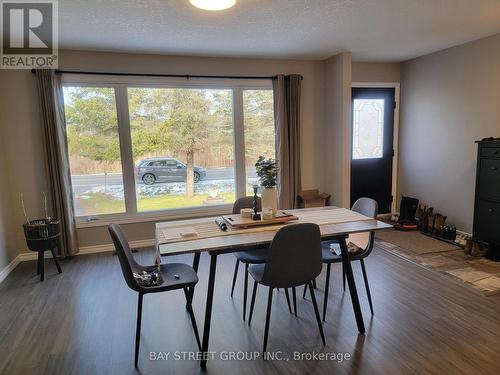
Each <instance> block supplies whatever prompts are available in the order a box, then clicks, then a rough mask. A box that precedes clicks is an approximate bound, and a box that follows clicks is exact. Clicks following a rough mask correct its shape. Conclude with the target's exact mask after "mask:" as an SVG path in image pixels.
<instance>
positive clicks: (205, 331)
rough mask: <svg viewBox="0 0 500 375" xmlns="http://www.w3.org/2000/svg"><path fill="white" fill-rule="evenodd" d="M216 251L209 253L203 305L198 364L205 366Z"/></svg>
mask: <svg viewBox="0 0 500 375" xmlns="http://www.w3.org/2000/svg"><path fill="white" fill-rule="evenodd" d="M216 268H217V253H210V272H209V274H208V288H207V304H206V307H205V325H204V326H203V342H202V344H201V353H202V360H201V362H200V366H201V367H203V368H205V367H207V355H208V354H207V353H208V340H209V339H210V321H211V319H212V303H213V300H214V287H215V270H216Z"/></svg>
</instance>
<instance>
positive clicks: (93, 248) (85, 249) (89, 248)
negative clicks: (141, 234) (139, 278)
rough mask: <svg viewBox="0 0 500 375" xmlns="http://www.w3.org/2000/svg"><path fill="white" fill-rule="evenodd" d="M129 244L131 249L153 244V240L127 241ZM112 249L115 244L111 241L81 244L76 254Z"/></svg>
mask: <svg viewBox="0 0 500 375" xmlns="http://www.w3.org/2000/svg"><path fill="white" fill-rule="evenodd" d="M129 245H130V247H131V248H132V249H137V248H141V247H148V246H154V245H155V240H154V239H148V240H138V241H129ZM114 250H115V246H114V245H113V244H112V243H109V244H104V245H94V246H83V247H81V248H80V251H79V252H78V254H77V255H85V254H95V253H105V252H107V251H114Z"/></svg>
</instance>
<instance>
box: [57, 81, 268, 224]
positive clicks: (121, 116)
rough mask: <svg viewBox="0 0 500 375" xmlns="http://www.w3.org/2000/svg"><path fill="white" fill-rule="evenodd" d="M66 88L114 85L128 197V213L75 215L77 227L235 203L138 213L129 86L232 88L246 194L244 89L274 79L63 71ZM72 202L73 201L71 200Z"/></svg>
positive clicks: (237, 156)
mask: <svg viewBox="0 0 500 375" xmlns="http://www.w3.org/2000/svg"><path fill="white" fill-rule="evenodd" d="M61 79H62V86H63V87H67V86H69V87H112V88H114V91H115V103H116V111H117V120H118V135H119V142H120V155H121V167H122V176H123V188H124V197H125V212H123V213H112V214H101V215H87V216H75V221H76V225H77V227H78V228H85V227H95V226H105V225H108V224H110V223H120V224H127V223H139V222H147V221H158V220H175V219H181V218H190V217H203V216H212V215H221V214H227V213H230V212H231V210H232V204H221V205H215V206H207V207H204V206H193V207H184V208H171V209H160V210H155V211H143V212H139V211H138V209H137V196H136V181H135V171H134V160H133V151H132V139H131V132H130V115H129V110H128V92H127V90H128V88H165V89H172V88H186V89H189V88H190V89H221V90H231V91H232V95H233V100H232V104H233V108H232V112H233V153H234V161H235V163H234V164H235V165H234V172H235V173H234V177H235V193H236V198H240V197H243V196H245V195H246V177H247V176H246V165H245V128H244V111H243V91H244V90H271V91H272V89H273V88H272V82H271V80H267V79H255V80H248V79H223V78H222V79H212V78H210V79H200V78H189V79H185V78H166V77H137V76H112V75H109V76H107V75H92V74H70V73H68V74H63V75H62V77H61ZM72 204H73V202H72Z"/></svg>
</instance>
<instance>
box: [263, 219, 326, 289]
mask: <svg viewBox="0 0 500 375" xmlns="http://www.w3.org/2000/svg"><path fill="white" fill-rule="evenodd" d="M320 273H321V233H320V230H319V226H318V225H316V224H312V223H303V224H290V225H287V226H285V227H283V228H281V229H280V230H279V231H278V232H277V233H276V235H275V236H274V239H273V241H272V242H271V246H270V248H269V255H268V258H267V261H266V265H265V269H264V275H263V277H262V283H263V284H264V285H268V286H272V287H275V288H290V287H293V286H299V285H303V284H305V283H307V282H309V281H311V280H313V279H314V278H315V277H316V276H318V275H319V274H320Z"/></svg>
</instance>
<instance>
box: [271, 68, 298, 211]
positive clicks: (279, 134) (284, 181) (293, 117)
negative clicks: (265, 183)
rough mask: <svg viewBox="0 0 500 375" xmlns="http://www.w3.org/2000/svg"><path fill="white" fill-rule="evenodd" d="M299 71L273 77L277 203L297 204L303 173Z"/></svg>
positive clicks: (296, 205) (287, 205)
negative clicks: (301, 174)
mask: <svg viewBox="0 0 500 375" xmlns="http://www.w3.org/2000/svg"><path fill="white" fill-rule="evenodd" d="M301 79H302V77H301V76H300V75H298V74H292V75H288V76H285V75H278V76H275V77H273V91H274V124H275V128H276V158H277V159H278V167H279V168H278V207H279V208H280V209H292V208H297V207H298V204H297V197H298V194H299V192H300V190H301V186H300V185H301V176H300V82H301Z"/></svg>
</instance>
